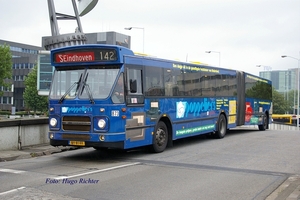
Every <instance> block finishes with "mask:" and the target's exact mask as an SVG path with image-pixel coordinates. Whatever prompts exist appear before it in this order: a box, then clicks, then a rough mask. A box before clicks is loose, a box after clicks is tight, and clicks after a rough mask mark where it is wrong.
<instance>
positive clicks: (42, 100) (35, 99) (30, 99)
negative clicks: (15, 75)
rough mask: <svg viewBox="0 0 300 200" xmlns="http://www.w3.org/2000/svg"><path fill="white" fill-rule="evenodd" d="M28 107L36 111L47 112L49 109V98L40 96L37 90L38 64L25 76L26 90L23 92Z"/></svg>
mask: <svg viewBox="0 0 300 200" xmlns="http://www.w3.org/2000/svg"><path fill="white" fill-rule="evenodd" d="M23 98H24V101H25V106H26V108H28V109H30V110H32V111H34V114H36V112H37V111H42V112H46V111H47V110H48V98H47V97H45V96H39V95H38V91H37V66H35V67H34V68H33V70H32V71H31V72H30V73H29V74H28V75H27V77H26V78H25V91H24V94H23Z"/></svg>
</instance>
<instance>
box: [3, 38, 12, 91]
mask: <svg viewBox="0 0 300 200" xmlns="http://www.w3.org/2000/svg"><path fill="white" fill-rule="evenodd" d="M8 79H12V56H11V52H10V47H9V46H8V45H6V44H4V45H3V46H2V45H0V96H3V91H2V90H1V87H2V86H3V87H8V88H9V87H10V86H11V84H10V82H8V81H7V80H8Z"/></svg>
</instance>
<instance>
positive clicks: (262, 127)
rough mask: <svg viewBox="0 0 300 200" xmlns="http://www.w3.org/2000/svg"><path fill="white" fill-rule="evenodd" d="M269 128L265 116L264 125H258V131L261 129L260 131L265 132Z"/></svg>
mask: <svg viewBox="0 0 300 200" xmlns="http://www.w3.org/2000/svg"><path fill="white" fill-rule="evenodd" d="M267 126H268V118H267V116H266V115H264V116H263V124H261V125H258V129H259V130H260V131H264V130H266V129H267Z"/></svg>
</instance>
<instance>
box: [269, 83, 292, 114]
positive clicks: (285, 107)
mask: <svg viewBox="0 0 300 200" xmlns="http://www.w3.org/2000/svg"><path fill="white" fill-rule="evenodd" d="M272 96H273V98H272V101H273V113H275V114H285V113H286V112H288V111H289V109H290V105H289V103H288V102H287V101H285V99H284V96H283V95H282V94H280V93H279V92H278V91H276V90H275V88H274V87H273V88H272Z"/></svg>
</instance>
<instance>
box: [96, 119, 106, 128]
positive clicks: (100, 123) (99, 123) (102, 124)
mask: <svg viewBox="0 0 300 200" xmlns="http://www.w3.org/2000/svg"><path fill="white" fill-rule="evenodd" d="M98 126H99V128H101V129H104V128H105V126H106V121H105V120H104V119H99V121H98Z"/></svg>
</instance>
